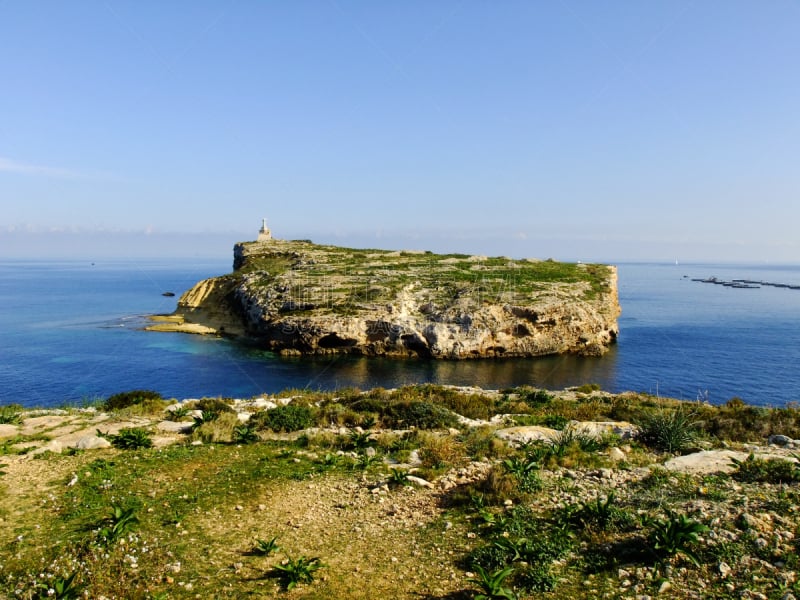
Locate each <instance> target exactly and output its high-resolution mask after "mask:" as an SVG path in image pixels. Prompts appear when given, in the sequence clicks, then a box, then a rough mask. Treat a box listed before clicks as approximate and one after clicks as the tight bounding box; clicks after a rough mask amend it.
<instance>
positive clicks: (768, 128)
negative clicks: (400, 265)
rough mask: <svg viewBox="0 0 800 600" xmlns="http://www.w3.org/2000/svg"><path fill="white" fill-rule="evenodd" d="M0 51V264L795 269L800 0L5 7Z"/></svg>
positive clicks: (2, 1) (799, 213)
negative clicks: (238, 251)
mask: <svg viewBox="0 0 800 600" xmlns="http://www.w3.org/2000/svg"><path fill="white" fill-rule="evenodd" d="M0 56H2V60H0V205H1V206H2V210H1V211H0V256H14V255H18V254H20V253H26V252H30V253H38V254H39V255H48V254H49V255H52V256H67V255H73V254H74V255H80V254H92V255H94V254H97V253H104V252H107V253H113V254H121V255H125V254H127V255H130V256H135V255H137V254H141V253H148V252H158V253H163V254H165V255H169V254H188V255H216V254H222V255H224V256H227V255H228V254H229V253H230V246H231V244H232V243H233V242H235V241H238V240H243V239H252V238H254V237H255V235H256V231H257V229H258V227H259V225H260V222H261V218H262V217H267V218H268V219H269V225H270V226H271V227H272V229H273V232H274V233H275V235H276V236H277V237H286V238H310V239H313V240H314V241H319V242H334V243H341V244H349V245H361V246H364V245H367V246H373V247H394V246H402V247H413V248H418V249H431V250H436V251H439V250H442V251H444V250H454V251H463V252H476V253H488V254H507V255H513V256H540V257H548V256H552V257H555V258H560V259H565V260H578V259H581V260H631V259H641V260H644V259H656V260H662V259H663V260H670V261H672V260H675V259H680V260H687V261H688V260H702V259H709V260H711V259H713V260H752V261H772V262H793V263H800V239H799V238H800V235H798V224H800V67H799V66H798V65H800V3H799V2H797V0H770V1H768V2H762V1H757V0H751V1H737V0H718V1H702V0H698V1H693V2H687V1H682V0H664V1H657V0H653V1H647V2H642V1H641V0H633V1H630V2H616V1H609V2H597V1H596V0H586V1H582V2H579V1H576V0H553V1H547V2H544V1H543V2H535V1H531V0H525V1H519V2H515V1H505V0H503V1H499V2H489V1H465V2H456V1H448V0H439V1H429V0H425V1H413V0H411V1H404V2H375V1H372V0H370V1H360V2H350V1H346V0H319V1H302V0H300V1H298V0H293V1H291V2H255V1H252V2H245V1H242V2H230V3H222V2H198V1H195V0H193V1H191V2H189V1H185V2H180V1H171V2H155V1H149V2H148V1H144V2H142V1H136V2H115V1H113V0H104V1H91V0H86V1H81V2H63V1H60V0H58V1H37V0H31V1H24V0H0ZM57 231H60V232H57Z"/></svg>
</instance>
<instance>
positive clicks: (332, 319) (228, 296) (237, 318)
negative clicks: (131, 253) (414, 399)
mask: <svg viewBox="0 0 800 600" xmlns="http://www.w3.org/2000/svg"><path fill="white" fill-rule="evenodd" d="M233 266H234V272H233V273H231V274H229V275H224V276H222V277H215V278H213V279H207V280H204V281H201V282H199V283H197V284H196V285H195V286H194V287H193V288H192V289H190V290H189V291H187V292H186V293H184V294H183V295H182V296H181V298H180V300H179V302H178V307H177V310H176V311H175V313H174V314H172V315H166V316H161V317H154V318H153V320H154V321H156V323H154V324H153V325H151V326H150V327H149V329H152V330H162V331H186V332H190V333H206V334H207V333H212V334H224V335H230V336H243V337H246V338H249V339H250V340H253V341H255V342H256V343H257V344H259V345H260V346H262V347H264V348H267V349H270V350H272V351H275V352H279V353H282V354H290V355H291V354H298V355H299V354H334V353H347V354H355V355H363V356H396V357H422V358H442V359H466V358H483V357H534V356H542V355H548V354H565V353H575V354H582V355H601V354H603V353H604V352H605V351H606V350H607V348H608V346H609V345H610V344H612V343H614V342H615V341H616V338H617V334H618V326H617V317H618V316H619V313H620V307H619V302H618V298H617V273H616V269H615V268H614V267H612V266H607V265H596V264H572V263H560V262H555V261H551V260H546V261H539V260H529V259H524V260H512V259H509V258H506V257H493V258H489V257H485V256H468V255H463V254H448V255H442V254H433V253H430V252H399V251H398V252H392V251H386V250H359V249H350V248H340V247H336V246H324V245H317V244H313V243H311V242H309V241H284V240H278V239H273V238H268V239H264V240H262V241H259V242H246V243H240V244H237V245H236V246H235V248H234V265H233Z"/></svg>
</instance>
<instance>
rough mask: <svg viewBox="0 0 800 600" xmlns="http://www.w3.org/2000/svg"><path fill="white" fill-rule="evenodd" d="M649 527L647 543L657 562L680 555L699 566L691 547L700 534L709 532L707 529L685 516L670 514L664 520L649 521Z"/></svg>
mask: <svg viewBox="0 0 800 600" xmlns="http://www.w3.org/2000/svg"><path fill="white" fill-rule="evenodd" d="M651 525H652V527H653V528H652V530H651V532H650V537H649V541H650V545H651V547H652V548H653V550H655V553H656V555H657V556H658V558H659V560H664V559H667V558H670V557H672V556H675V555H677V554H682V555H684V556H685V557H686V558H688V559H689V560H691V561H692V562H693V563H694V564H695V565H697V564H699V561H698V559H697V555H696V554H695V553H694V549H693V548H692V546H693V545H694V544H695V543H697V541H698V536H699V535H700V534H701V533H705V532H707V531H708V530H709V529H708V527H706V526H705V525H703V524H702V523H700V522H699V521H694V520H692V519H690V518H689V517H687V516H686V515H680V516H676V515H674V514H673V513H671V512H668V513H667V518H666V519H656V520H653V521H651Z"/></svg>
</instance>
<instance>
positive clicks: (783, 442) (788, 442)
mask: <svg viewBox="0 0 800 600" xmlns="http://www.w3.org/2000/svg"><path fill="white" fill-rule="evenodd" d="M767 443H768V444H769V445H770V446H780V447H782V448H787V447H794V445H795V442H794V440H793V439H792V438H790V437H789V436H788V435H780V434H773V435H771V436H769V439H767Z"/></svg>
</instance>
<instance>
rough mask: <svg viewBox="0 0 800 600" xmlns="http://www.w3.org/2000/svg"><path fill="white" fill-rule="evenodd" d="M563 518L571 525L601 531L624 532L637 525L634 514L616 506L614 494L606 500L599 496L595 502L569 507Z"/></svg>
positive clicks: (609, 495)
mask: <svg viewBox="0 0 800 600" xmlns="http://www.w3.org/2000/svg"><path fill="white" fill-rule="evenodd" d="M563 516H564V521H565V522H566V523H568V524H570V525H573V526H578V527H580V528H581V529H584V528H588V529H595V530H599V531H610V530H619V529H623V530H624V529H628V528H630V527H633V526H634V525H635V523H636V518H635V516H634V515H633V514H632V513H630V512H628V511H626V510H624V509H622V508H620V507H619V506H617V505H616V496H615V495H614V492H610V493H609V494H608V496H607V497H606V498H605V499H603V498H602V497H600V496H598V497H597V498H596V499H595V500H594V501H593V502H586V503H584V504H580V505H572V506H568V507H566V508H565V509H564V511H563Z"/></svg>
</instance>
